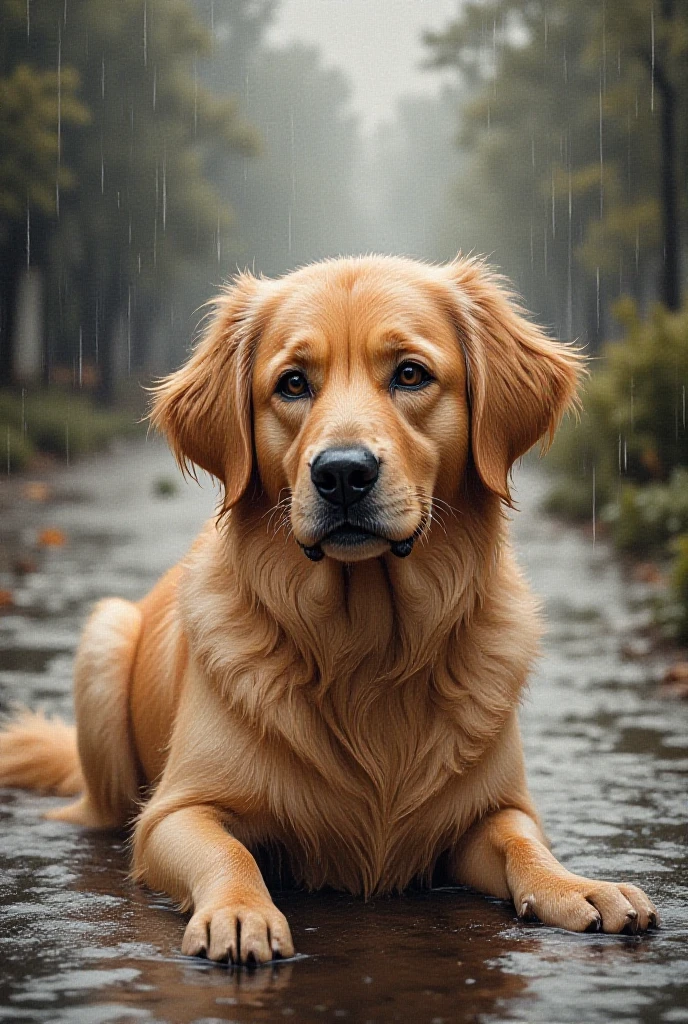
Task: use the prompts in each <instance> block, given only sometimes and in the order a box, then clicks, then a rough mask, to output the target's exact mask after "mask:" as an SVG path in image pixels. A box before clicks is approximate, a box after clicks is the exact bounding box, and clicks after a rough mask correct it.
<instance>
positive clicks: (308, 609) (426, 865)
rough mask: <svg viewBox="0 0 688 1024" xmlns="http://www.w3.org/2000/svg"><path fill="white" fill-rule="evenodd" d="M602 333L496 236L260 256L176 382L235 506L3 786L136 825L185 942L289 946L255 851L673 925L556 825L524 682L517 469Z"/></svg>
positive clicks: (21, 756) (194, 447) (184, 460)
mask: <svg viewBox="0 0 688 1024" xmlns="http://www.w3.org/2000/svg"><path fill="white" fill-rule="evenodd" d="M583 371H584V367H583V358H582V355H581V354H580V353H579V352H578V351H577V350H575V349H574V348H572V347H570V346H567V345H564V344H561V343H557V342H555V341H552V340H550V339H549V338H548V337H547V336H546V335H545V334H544V333H543V332H542V331H541V330H540V329H539V328H538V327H537V326H535V325H534V324H533V323H532V322H531V321H530V320H529V319H528V318H527V317H526V315H525V314H524V312H523V311H522V310H521V308H520V307H519V306H518V305H517V304H516V302H515V300H514V298H513V296H512V295H511V293H509V292H508V291H507V289H506V287H505V283H504V281H503V279H502V278H500V277H498V276H497V275H495V274H494V273H493V272H492V271H491V270H490V269H489V268H488V267H487V266H486V265H485V264H484V263H483V262H481V261H480V260H477V259H464V258H461V257H458V258H457V259H456V260H455V261H453V262H452V263H450V264H447V265H443V266H438V265H428V264H422V263H418V262H415V261H413V260H409V259H402V258H392V257H372V256H367V257H356V258H345V259H344V258H342V259H334V260H329V261H325V262H322V263H317V264H312V265H310V266H306V267H303V268H301V269H299V270H297V271H295V272H293V273H291V274H288V275H286V276H284V277H282V278H280V279H277V280H269V279H265V278H257V277H255V276H253V275H251V274H248V273H242V274H240V275H238V277H237V278H236V279H234V281H233V282H232V283H231V284H230V285H229V286H228V287H227V288H226V289H225V290H224V292H223V293H222V294H221V296H220V298H219V299H218V300H217V302H216V305H215V309H214V312H213V314H212V318H211V321H210V324H209V327H208V329H207V331H206V333H205V335H204V337H203V338H202V340H201V341H200V343H199V344H198V346H197V347H196V348H195V350H194V352H193V353H192V355H191V358H190V359H189V361H188V362H187V363H186V365H184V366H182V368H181V369H179V370H177V371H176V372H175V373H172V374H171V375H170V376H169V377H167V378H165V379H164V380H163V381H162V382H161V383H160V384H159V385H158V386H157V387H156V389H155V394H154V400H153V408H152V413H151V417H152V422H153V424H154V425H155V426H156V427H157V428H159V429H160V430H162V431H163V432H164V434H165V435H166V436H167V438H168V439H169V442H170V444H171V447H172V449H173V451H174V453H175V455H176V457H177V459H178V461H179V462H180V464H181V466H182V467H183V468H184V469H185V470H187V471H190V472H192V473H194V472H196V470H197V469H202V470H205V471H206V472H208V473H210V474H212V476H214V477H215V478H216V479H217V480H218V481H219V482H220V483H221V485H222V497H221V507H220V509H219V512H218V515H217V517H216V518H215V519H214V520H212V521H211V522H210V523H208V524H207V525H206V527H205V528H204V530H203V531H202V533H201V534H200V536H199V537H198V539H197V540H196V542H195V543H194V545H193V547H192V548H191V550H190V552H189V554H188V556H187V557H186V558H185V559H184V560H183V562H182V563H181V564H179V565H177V566H176V567H174V568H173V569H171V570H170V571H169V572H168V573H167V575H165V576H164V577H163V578H162V579H161V580H160V581H159V582H158V583H157V585H156V586H155V588H154V589H153V590H152V591H151V592H150V593H149V594H148V595H147V596H146V597H144V598H143V599H142V600H141V601H139V602H138V604H133V603H130V602H128V601H124V600H119V599H116V598H115V599H109V600H105V601H103V602H101V603H100V604H99V605H98V606H97V607H96V609H95V611H94V612H93V615H92V617H91V619H90V621H89V622H88V624H87V625H86V628H85V632H84V634H83V639H82V641H81V644H80V647H79V650H78V653H77V657H76V665H75V691H74V694H75V708H76V721H77V725H76V729H75V730H74V729H72V728H70V727H69V726H66V725H64V724H63V723H60V722H56V721H53V722H51V721H48V720H47V719H45V718H44V717H41V716H40V715H31V714H29V713H28V712H27V713H25V714H24V715H23V716H22V717H20V718H19V719H17V720H16V721H14V722H13V723H10V724H9V725H8V726H7V727H6V729H5V731H4V732H3V733H2V735H1V737H0V783H1V784H3V785H9V786H26V787H33V788H38V789H42V790H52V791H54V792H57V793H63V794H73V795H75V796H77V797H78V798H77V800H76V802H73V803H71V804H69V805H68V806H65V807H63V808H60V809H58V810H57V811H55V812H52V813H51V815H50V816H51V817H53V818H56V819H58V820H60V821H64V822H70V823H72V824H75V825H81V826H86V827H90V828H119V827H122V826H126V825H128V824H131V823H132V822H135V824H134V832H133V874H134V877H135V878H136V879H137V880H139V881H140V882H141V883H143V884H145V885H146V886H148V887H149V888H150V889H151V890H154V891H161V892H165V893H167V894H169V896H171V897H172V898H173V899H174V900H175V901H176V902H177V903H178V905H179V907H180V909H181V910H182V911H190V912H191V917H190V920H189V922H188V925H187V927H186V931H185V934H184V939H183V944H182V952H183V953H185V954H188V955H204V956H207V957H208V958H209V959H211V960H216V961H229V962H231V963H237V964H259V963H264V962H266V961H270V960H271V959H274V958H276V957H280V956H281V957H289V956H291V955H292V954H293V952H294V947H293V943H292V939H291V935H290V931H289V925H288V923H287V921H286V919H285V917H284V916H283V914H282V913H281V912H280V911H279V910H278V909H277V907H276V906H275V905H274V903H273V901H272V899H271V896H270V893H269V891H268V888H267V886H266V883H265V881H264V879H263V875H262V874H261V871H260V869H259V866H258V862H257V859H256V858H257V857H259V856H260V857H263V858H264V859H265V857H266V854H265V851H267V861H268V862H272V863H274V862H276V861H280V862H281V863H284V864H286V865H288V870H289V874H290V877H292V878H293V880H294V881H295V882H296V883H298V884H299V885H301V886H304V887H307V888H309V889H318V888H321V887H323V886H330V887H334V888H336V889H339V890H345V891H348V892H350V893H357V894H362V895H363V896H370V895H371V894H374V893H388V892H393V891H401V890H403V889H405V888H406V887H408V886H409V885H410V884H411V883H417V882H420V883H425V884H430V883H431V882H432V879H433V875H434V874H436V872H437V871H439V870H440V869H441V871H442V872H443V877H444V878H446V879H448V880H449V881H450V882H452V883H456V884H462V885H468V886H471V887H473V888H474V889H476V890H479V891H480V892H483V893H487V894H490V895H492V896H495V897H499V898H502V899H505V900H510V901H513V903H514V905H515V908H516V912H517V914H518V916H519V917H520V918H526V919H531V918H537V919H539V920H540V921H542V922H544V923H545V924H548V925H555V926H558V927H561V928H566V929H570V930H573V931H599V930H602V931H604V932H614V933H618V932H637V931H644V930H646V929H648V928H651V927H655V926H656V925H657V923H658V915H657V911H656V909H655V907H654V906H653V904H652V903H651V902H650V900H649V899H648V897H647V896H646V895H645V894H644V893H643V892H642V891H641V890H640V889H638V888H637V887H635V886H633V885H628V884H614V883H611V882H599V881H591V880H589V879H587V878H583V877H580V876H578V875H574V874H572V873H570V872H569V871H567V870H566V869H565V868H564V867H562V866H561V865H560V864H559V863H558V862H557V861H556V860H555V858H554V856H553V855H552V853H551V852H550V850H549V847H548V844H547V841H546V839H545V836H544V834H543V831H542V827H541V825H540V822H539V819H538V816H537V812H536V810H535V807H534V805H533V801H532V799H531V797H530V795H529V792H528V788H527V784H526V778H525V771H524V763H523V753H522V746H521V740H520V736H519V726H518V715H517V712H518V707H519V701H520V698H521V696H522V693H523V688H524V685H525V684H526V680H527V677H528V674H529V671H530V669H531V667H532V665H533V661H534V659H535V657H536V654H537V649H538V642H539V636H540V633H541V625H540V620H539V612H538V606H537V602H536V601H535V599H534V597H533V596H532V595H531V593H530V592H529V589H528V587H527V585H526V583H525V581H524V579H523V577H522V575H521V573H520V572H519V569H518V567H517V565H516V562H515V560H514V556H513V554H512V551H511V548H510V546H509V540H508V532H507V527H508V523H507V521H506V517H505V515H504V509H505V507H507V506H509V505H510V504H511V495H510V490H509V483H510V471H511V468H512V466H513V464H514V462H515V461H516V460H517V459H519V458H520V457H521V456H522V455H523V454H524V453H525V452H526V451H528V450H529V449H530V448H531V447H532V446H533V445H534V444H535V443H536V442H537V441H538V440H542V441H543V443H544V444H545V445H546V444H547V443H548V442H549V441H551V438H552V436H553V433H554V431H555V429H556V426H557V424H558V422H559V420H560V418H561V416H562V415H563V413H564V412H565V411H566V410H567V409H569V408H570V407H571V406H572V405H574V404H575V402H576V392H577V384H578V381H579V378H580V376H581V373H582V372H583Z"/></svg>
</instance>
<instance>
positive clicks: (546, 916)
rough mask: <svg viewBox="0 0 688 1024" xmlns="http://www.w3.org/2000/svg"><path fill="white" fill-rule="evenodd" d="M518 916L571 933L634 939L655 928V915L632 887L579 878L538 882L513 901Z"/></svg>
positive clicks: (634, 887) (657, 920)
mask: <svg viewBox="0 0 688 1024" xmlns="http://www.w3.org/2000/svg"><path fill="white" fill-rule="evenodd" d="M514 904H515V906H516V910H517V912H518V916H519V917H520V918H522V919H524V920H532V919H534V918H537V919H538V920H540V921H542V922H543V924H549V925H554V926H555V927H558V928H566V929H568V931H572V932H600V931H602V932H609V933H612V934H619V933H620V932H623V933H624V934H629V935H635V934H636V933H637V932H644V931H647V929H648V928H656V927H657V926H658V925H659V914H658V913H657V910H656V908H655V906H654V904H653V903H652V902H651V901H650V899H649V898H648V897H647V896H646V895H645V893H644V892H643V891H642V889H638V888H637V886H635V885H626V884H617V883H614V882H595V881H591V880H590V879H589V878H582V877H581V876H579V875H570V874H568V873H567V875H566V876H565V877H558V876H554V877H551V878H549V879H545V880H539V881H538V883H537V884H536V885H534V886H533V888H532V890H531V891H527V890H524V891H522V892H520V893H518V894H517V895H516V896H515V898H514Z"/></svg>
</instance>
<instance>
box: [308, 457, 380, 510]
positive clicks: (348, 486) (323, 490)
mask: <svg viewBox="0 0 688 1024" xmlns="http://www.w3.org/2000/svg"><path fill="white" fill-rule="evenodd" d="M378 469H379V463H378V461H377V459H376V458H375V456H374V455H373V453H372V452H371V451H369V450H368V449H367V448H326V449H325V451H324V452H320V454H319V455H317V456H316V457H315V459H313V463H312V465H311V480H312V481H313V483H314V484H315V486H316V488H317V490H318V493H319V494H320V495H321V496H322V497H323V498H324V499H325V501H329V502H331V503H332V504H333V505H339V506H340V508H348V506H349V505H355V504H356V502H357V501H360V500H361V498H365V496H366V494H367V493H368V491H370V490H371V488H372V487H373V485H374V484H375V481H376V480H377V474H378Z"/></svg>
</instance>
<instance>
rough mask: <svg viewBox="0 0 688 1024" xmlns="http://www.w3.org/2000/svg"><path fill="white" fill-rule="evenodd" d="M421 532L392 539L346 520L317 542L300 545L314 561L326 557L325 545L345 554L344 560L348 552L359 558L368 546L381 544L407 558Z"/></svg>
mask: <svg viewBox="0 0 688 1024" xmlns="http://www.w3.org/2000/svg"><path fill="white" fill-rule="evenodd" d="M420 532H421V528H419V529H418V530H416V531H415V532H414V533H413V534H412V536H411V537H407V538H405V539H404V540H390V539H389V537H385V536H384V535H383V534H382V533H377V532H375V531H374V530H366V529H365V528H364V527H362V526H357V525H356V524H355V523H350V522H344V523H339V525H338V526H335V527H334V529H332V530H329V531H328V532H327V533H326V534H325V535H324V536H323V537H321V539H320V540H319V541H318V542H317V543H316V544H312V545H307V544H300V547H301V549H302V551H303V553H304V555H305V556H306V558H310V560H311V561H312V562H319V561H321V560H322V559H323V558H324V557H325V554H326V552H325V551H324V550H323V545H324V546H325V548H327V549H329V551H330V552H332V553H333V554H336V555H338V556H339V557H340V558H341V557H342V556H343V557H344V560H346V555H347V554H350V555H352V556H355V557H356V560H358V558H360V556H361V555H362V554H363V550H364V549H365V548H366V547H369V546H370V547H372V546H374V545H380V544H383V545H389V550H390V551H391V553H392V554H393V555H396V557H397V558H406V557H407V555H410V554H411V552H412V551H413V545H414V544H415V542H416V539H417V537H418V535H419V533H420Z"/></svg>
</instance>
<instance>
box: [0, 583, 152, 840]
mask: <svg viewBox="0 0 688 1024" xmlns="http://www.w3.org/2000/svg"><path fill="white" fill-rule="evenodd" d="M141 619H142V616H141V612H140V611H139V609H138V608H137V607H136V605H134V604H131V602H129V601H122V600H120V599H118V598H111V599H108V600H106V601H101V603H100V604H99V605H98V606H97V607H96V609H95V611H94V612H93V614H92V616H91V618H90V619H89V621H88V623H87V624H86V628H85V630H84V633H83V637H82V639H81V643H80V645H79V650H78V652H77V656H76V663H75V667H74V705H75V711H76V723H77V724H76V729H74V727H72V726H68V725H66V724H65V723H64V722H61V721H60V720H59V719H53V720H49V719H47V718H45V717H44V716H43V715H42V714H40V713H37V714H36V713H31V712H24V713H22V714H21V715H20V716H19V717H18V718H16V719H15V720H14V721H13V722H10V723H9V725H8V726H7V727H6V728H5V729H4V730H3V731H2V732H0V785H5V786H17V787H21V788H24V789H36V790H40V791H43V792H52V793H57V794H60V795H64V796H68V795H76V794H81V795H80V796H79V799H78V800H77V801H76V802H75V803H72V804H69V805H68V806H67V807H61V808H58V809H57V810H54V811H50V812H49V813H48V817H50V818H55V819H57V820H59V821H67V822H71V823H73V824H75V825H84V826H87V827H90V828H117V827H119V826H121V825H124V824H126V822H127V821H129V820H130V819H131V818H132V817H133V815H134V814H135V813H136V810H137V804H138V798H139V781H140V779H139V767H138V759H137V755H136V750H135V746H134V741H133V737H132V730H131V724H130V714H129V690H130V685H131V677H132V672H133V668H134V660H135V657H136V650H137V646H138V642H139V637H140V634H141Z"/></svg>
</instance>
